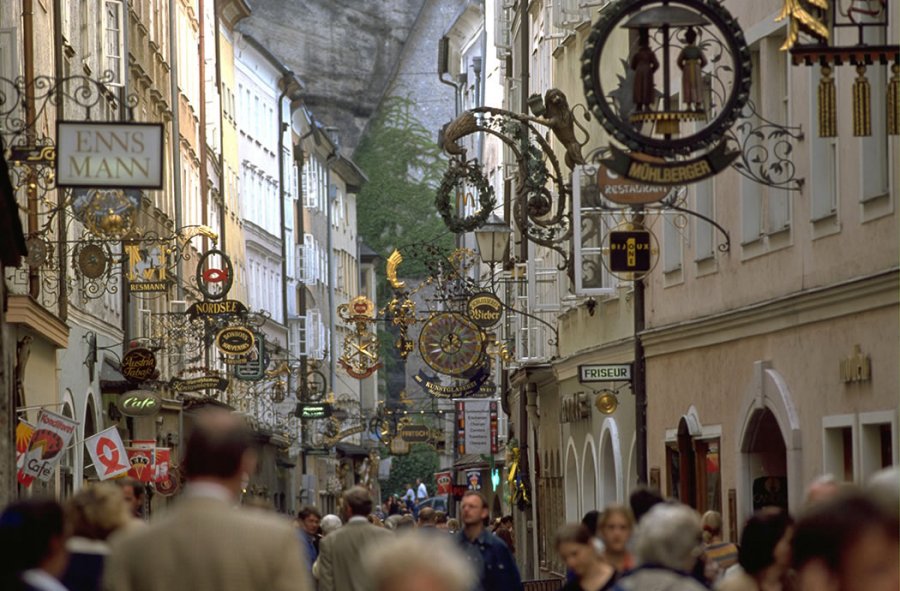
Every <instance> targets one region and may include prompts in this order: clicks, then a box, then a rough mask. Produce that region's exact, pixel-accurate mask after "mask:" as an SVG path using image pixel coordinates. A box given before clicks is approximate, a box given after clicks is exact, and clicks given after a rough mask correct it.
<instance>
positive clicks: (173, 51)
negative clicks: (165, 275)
mask: <svg viewBox="0 0 900 591" xmlns="http://www.w3.org/2000/svg"><path fill="white" fill-rule="evenodd" d="M177 15H178V0H170V1H169V71H170V73H171V76H172V79H171V85H172V88H171V91H172V92H171V95H172V190H173V192H174V198H175V203H174V209H175V211H174V213H175V232H176V233H177V232H178V231H179V230H181V226H182V224H183V222H182V219H181V217H182V212H181V122H180V121H181V116H180V115H179V111H180V109H181V99H180V98H179V96H178V48H177V40H178V35H176V34H175V32H176V31H177V30H178V28H177V26H178V18H177ZM183 274H184V267H183V263H182V259H181V257H176V259H175V293H176V298H175V299H177V300H184V278H183ZM180 435H181V433H179V436H180Z"/></svg>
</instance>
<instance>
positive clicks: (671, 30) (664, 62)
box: [581, 0, 752, 186]
mask: <svg viewBox="0 0 900 591" xmlns="http://www.w3.org/2000/svg"><path fill="white" fill-rule="evenodd" d="M624 33H627V34H630V35H632V38H633V39H634V43H633V44H625V45H623V44H622V43H620V42H619V40H620V39H621V38H622V37H621V34H624ZM669 56H671V58H670V57H669ZM581 63H582V72H583V74H584V75H583V76H582V78H583V80H584V92H585V98H586V100H587V103H588V107H589V108H590V109H591V111H592V112H593V113H594V115H595V116H596V117H597V120H598V121H599V122H600V124H601V125H603V127H604V128H605V129H606V131H607V132H608V133H609V134H610V136H611V137H612V139H613V140H614V141H615V142H617V143H618V144H619V145H620V146H622V147H621V148H618V147H616V146H611V157H610V158H609V159H607V160H604V161H603V162H602V163H603V165H604V166H606V167H608V168H609V169H610V170H612V171H613V172H615V173H616V174H618V175H620V176H622V177H625V178H628V179H632V180H634V181H637V182H639V183H644V184H648V185H667V186H672V185H684V184H688V183H693V182H697V181H699V180H701V179H704V178H708V177H711V176H713V175H715V174H717V173H719V172H721V171H722V170H723V169H724V168H726V167H728V166H730V165H731V163H732V162H733V161H734V160H735V158H737V157H738V155H739V152H736V151H733V150H731V149H729V147H728V144H727V140H726V134H727V133H728V132H729V130H730V129H731V128H732V126H733V125H734V123H735V121H737V119H738V118H739V117H740V116H741V111H742V110H743V108H744V106H745V105H747V101H748V99H749V96H750V85H751V67H752V66H751V54H750V49H749V47H748V46H747V43H746V41H745V39H744V34H743V31H742V30H741V27H740V25H739V24H738V22H737V19H735V18H734V17H733V16H732V15H731V14H730V13H729V12H728V11H727V10H726V9H725V7H724V6H723V5H722V4H721V3H720V2H718V1H717V0H617V1H615V2H613V3H612V4H611V5H609V6H608V7H606V8H605V9H604V11H603V15H602V17H601V18H600V19H598V20H597V21H596V23H594V26H593V31H592V32H591V34H590V35H588V37H587V42H586V45H585V48H584V53H583V54H582V58H581ZM613 74H615V75H613ZM646 156H652V157H655V158H647V157H646ZM660 160H663V162H660Z"/></svg>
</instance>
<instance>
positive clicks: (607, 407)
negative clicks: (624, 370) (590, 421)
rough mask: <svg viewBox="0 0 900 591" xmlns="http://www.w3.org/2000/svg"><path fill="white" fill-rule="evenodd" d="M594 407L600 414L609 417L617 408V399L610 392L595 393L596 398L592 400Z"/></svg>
mask: <svg viewBox="0 0 900 591" xmlns="http://www.w3.org/2000/svg"><path fill="white" fill-rule="evenodd" d="M594 406H595V407H596V408H597V410H599V411H600V412H601V413H603V414H605V415H611V414H613V413H614V412H616V409H617V408H618V407H619V398H618V397H617V396H616V393H615V392H613V391H612V390H603V391H601V392H598V393H597V398H595V399H594Z"/></svg>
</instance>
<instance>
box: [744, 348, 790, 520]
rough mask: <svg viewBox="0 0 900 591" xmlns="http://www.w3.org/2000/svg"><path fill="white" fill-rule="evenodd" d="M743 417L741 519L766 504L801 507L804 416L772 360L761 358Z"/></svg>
mask: <svg viewBox="0 0 900 591" xmlns="http://www.w3.org/2000/svg"><path fill="white" fill-rule="evenodd" d="M739 416H740V423H739V425H738V428H737V433H739V434H740V440H739V441H740V445H739V454H738V456H739V460H738V480H737V482H738V491H737V492H738V521H739V523H743V522H744V521H745V520H746V519H747V517H748V516H749V515H750V514H751V513H752V512H753V510H754V507H759V506H761V505H765V504H776V505H783V506H786V507H787V509H788V510H789V511H790V512H792V513H794V512H796V511H797V510H798V509H799V508H800V505H801V502H802V492H803V476H802V471H801V470H802V466H801V458H802V456H801V452H802V446H801V438H800V421H799V417H798V415H797V410H796V407H795V406H794V401H793V397H792V396H791V392H790V389H789V388H788V386H787V383H786V382H785V380H784V378H783V377H782V375H781V374H780V373H778V371H777V370H775V369H773V368H772V366H771V363H770V362H767V361H758V362H756V363H755V365H754V373H753V382H752V383H751V386H750V388H749V389H748V393H747V396H746V398H745V400H744V404H743V407H742V412H741V414H740V415H739Z"/></svg>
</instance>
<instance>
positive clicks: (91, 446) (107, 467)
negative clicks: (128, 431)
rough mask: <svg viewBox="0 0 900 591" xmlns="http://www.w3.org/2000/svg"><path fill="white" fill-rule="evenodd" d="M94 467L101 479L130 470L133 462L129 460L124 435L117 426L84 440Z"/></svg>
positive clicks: (113, 476)
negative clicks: (123, 440)
mask: <svg viewBox="0 0 900 591" xmlns="http://www.w3.org/2000/svg"><path fill="white" fill-rule="evenodd" d="M84 445H85V447H87V450H88V453H89V454H90V455H91V460H92V461H93V462H94V469H95V470H97V476H99V477H100V480H107V479H109V478H115V477H116V476H121V475H122V474H125V473H126V472H128V470H129V469H130V468H131V464H130V463H129V461H128V452H126V451H125V444H124V443H122V436H121V435H119V431H118V430H117V429H116V428H115V427H110V428H109V429H105V430H103V431H100V432H99V433H97V434H96V435H94V436H92V437H88V438H87V439H85V440H84Z"/></svg>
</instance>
